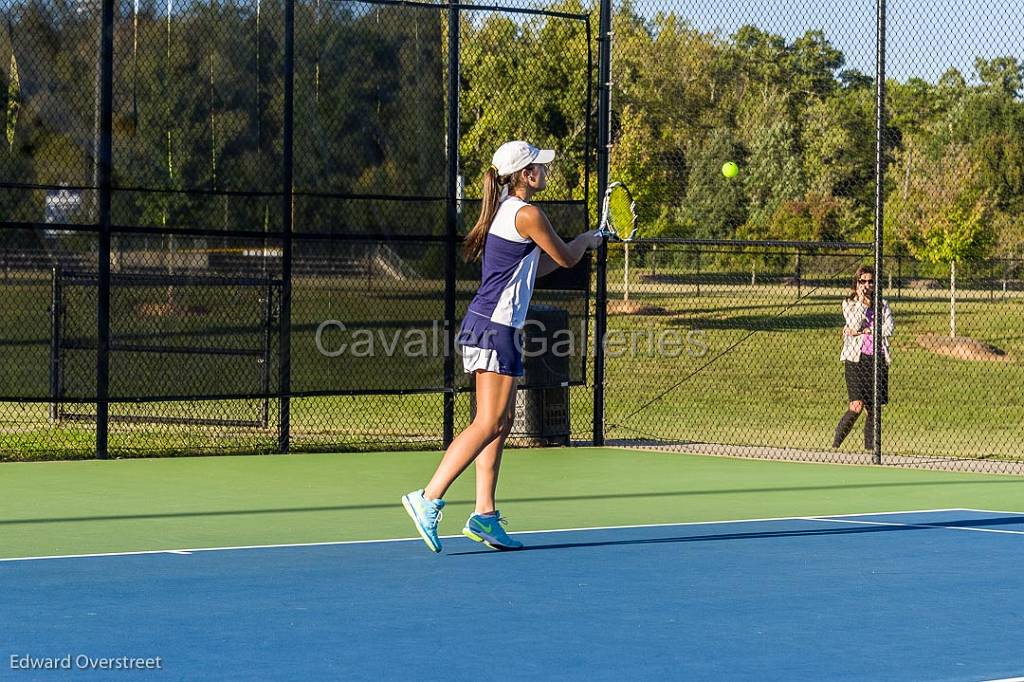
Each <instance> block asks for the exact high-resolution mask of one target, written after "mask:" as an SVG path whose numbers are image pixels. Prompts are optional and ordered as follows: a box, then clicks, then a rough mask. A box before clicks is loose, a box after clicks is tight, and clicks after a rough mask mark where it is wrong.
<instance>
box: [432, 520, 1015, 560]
mask: <svg viewBox="0 0 1024 682" xmlns="http://www.w3.org/2000/svg"><path fill="white" fill-rule="evenodd" d="M793 520H797V519H793ZM1003 524H1013V525H1018V526H1019V525H1022V524H1024V517H1022V516H1019V515H1018V516H1000V517H993V518H989V519H970V520H963V521H943V522H941V523H907V524H906V525H899V526H852V527H842V528H805V529H801V530H773V531H757V532H744V533H714V534H711V535H677V536H673V537H667V538H640V539H636V540H595V541H590V542H556V543H548V544H536V545H527V546H525V547H523V548H522V549H521V550H517V551H518V552H538V551H543V550H551V549H583V548H587V547H615V546H629V545H660V544H671V543H683V542H722V541H726V540H758V539H763V538H793V537H813V536H842V535H861V534H865V533H891V532H898V531H912V530H913V531H921V530H942V529H944V528H974V527H985V526H998V525H1003ZM613 531H614V529H609V531H608V532H613ZM1022 532H1024V531H1022ZM513 535H514V534H513ZM499 553H501V552H497V551H495V550H493V549H478V550H470V551H466V552H446V553H445V554H447V555H448V556H464V555H471V554H499Z"/></svg>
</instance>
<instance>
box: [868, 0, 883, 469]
mask: <svg viewBox="0 0 1024 682" xmlns="http://www.w3.org/2000/svg"><path fill="white" fill-rule="evenodd" d="M877 15H878V16H877V23H878V25H877V38H876V41H877V42H876V47H877V61H876V64H875V293H874V301H873V303H872V305H873V307H874V309H875V316H874V321H873V326H872V330H871V333H872V344H873V346H874V348H873V352H874V357H873V375H874V376H873V377H872V387H871V399H872V410H871V418H872V422H873V423H872V425H871V428H872V430H873V431H874V446H875V451H874V455H873V458H874V463H875V464H881V463H882V405H881V404H880V403H879V400H878V398H879V390H878V389H879V388H880V385H881V383H880V382H881V379H882V364H881V363H883V362H885V358H884V357H881V355H882V314H881V311H882V266H883V263H882V256H883V254H882V226H883V224H884V217H885V216H884V210H885V188H884V182H885V138H886V116H885V0H878V5H877Z"/></svg>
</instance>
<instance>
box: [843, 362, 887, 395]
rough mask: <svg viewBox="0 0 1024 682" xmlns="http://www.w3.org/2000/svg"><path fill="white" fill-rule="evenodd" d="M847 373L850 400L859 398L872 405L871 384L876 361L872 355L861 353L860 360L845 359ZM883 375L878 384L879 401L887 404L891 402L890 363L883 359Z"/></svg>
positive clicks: (847, 388)
mask: <svg viewBox="0 0 1024 682" xmlns="http://www.w3.org/2000/svg"><path fill="white" fill-rule="evenodd" d="M843 364H844V365H845V374H846V395H847V396H849V398H850V401H851V402H853V401H854V400H859V401H861V402H862V403H864V404H866V405H871V404H872V400H871V385H872V383H873V381H874V380H873V378H872V373H873V371H874V370H873V366H874V362H873V360H872V356H870V355H865V354H864V353H861V355H860V362H850V361H849V360H847V361H844V362H843ZM881 369H882V376H881V377H880V381H879V386H878V402H879V403H880V404H882V405H885V404H886V403H888V402H889V365H888V364H887V363H886V362H885V361H884V360H883V361H882V363H881Z"/></svg>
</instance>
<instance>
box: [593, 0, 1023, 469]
mask: <svg viewBox="0 0 1024 682" xmlns="http://www.w3.org/2000/svg"><path fill="white" fill-rule="evenodd" d="M879 11H880V12H881V13H882V14H881V15H880V14H879V13H878V12H879ZM611 12H612V17H611V29H612V40H611V60H610V61H611V64H610V67H611V77H610V80H611V86H610V119H611V122H612V125H611V131H610V135H609V140H608V142H609V143H610V147H609V165H610V169H609V178H610V179H611V180H618V181H621V182H625V183H626V184H628V185H629V187H630V189H631V191H632V193H633V195H634V196H635V197H636V199H637V204H638V207H639V211H640V214H641V223H642V224H643V225H644V226H645V227H646V229H647V234H648V235H650V236H654V237H659V238H662V239H661V241H659V242H658V243H653V242H652V243H650V244H646V245H645V244H637V245H635V246H634V247H633V253H629V251H627V250H624V249H622V248H621V247H615V248H613V249H612V250H611V251H610V253H609V261H608V269H609V270H608V299H609V300H608V330H609V334H612V335H613V336H612V337H611V338H613V339H615V340H621V336H622V335H623V334H625V333H627V332H648V331H650V330H654V331H656V332H664V331H667V330H674V331H675V333H677V334H681V338H682V340H683V342H684V346H685V350H686V351H691V350H692V351H697V350H699V351H701V352H700V353H696V352H694V353H690V352H686V353H683V354H682V355H681V356H679V357H677V358H674V359H673V360H672V361H671V362H666V361H662V362H660V363H659V362H656V361H654V360H653V359H651V358H649V357H645V358H643V359H642V360H632V359H627V358H623V357H614V356H611V355H610V356H609V357H608V359H607V381H606V387H607V388H606V393H607V404H606V410H605V427H606V433H607V436H608V438H609V439H610V440H612V441H613V442H614V441H620V442H633V443H637V442H639V443H644V442H647V443H652V444H666V443H669V444H671V443H672V442H673V441H675V445H670V447H674V448H675V449H682V450H688V451H694V452H706V453H720V454H729V455H749V456H757V457H776V458H791V459H807V460H813V461H830V462H872V461H874V459H873V457H872V456H871V453H870V452H869V451H868V450H866V449H865V448H864V440H863V438H862V435H861V432H860V429H861V427H862V425H863V424H864V422H865V421H866V419H865V417H863V416H861V417H860V419H859V423H857V424H856V427H855V430H854V431H853V433H851V434H850V435H849V436H847V438H846V439H845V441H844V442H843V444H842V447H840V448H833V447H832V445H833V437H834V429H835V427H836V425H837V422H838V421H839V418H840V416H841V415H842V414H843V413H844V411H845V410H846V409H847V408H848V405H847V402H848V396H847V391H846V385H845V381H844V366H843V364H842V363H841V362H840V360H839V356H840V350H841V348H842V342H841V339H842V337H841V336H840V333H841V329H842V326H843V324H844V318H843V315H842V311H841V305H840V304H841V301H842V299H843V298H844V296H845V295H846V294H847V293H849V291H850V285H851V281H852V278H853V275H854V271H855V270H856V268H857V267H858V266H861V265H867V266H871V265H873V264H874V253H873V249H871V248H870V247H871V246H872V244H873V243H874V242H875V238H876V235H875V228H876V225H878V226H879V227H880V228H881V234H882V243H883V245H884V249H883V253H884V254H885V258H884V264H883V268H882V272H881V273H880V274H881V277H880V280H881V284H882V285H883V286H884V289H883V296H884V298H886V299H888V301H889V303H890V305H891V309H892V312H893V314H894V317H895V323H896V331H895V335H894V336H893V337H892V365H891V368H890V370H889V400H890V402H889V404H888V405H887V406H886V407H884V408H883V412H882V443H881V451H882V460H881V461H883V462H887V463H897V464H913V465H917V466H951V464H950V462H951V461H952V462H954V463H957V462H960V463H959V464H958V466H961V467H962V468H971V469H975V470H981V471H1017V472H1019V471H1021V468H1020V466H1021V464H1020V463H1021V454H1020V452H1021V449H1020V445H1021V442H1022V438H1024V431H1022V427H1021V423H1022V422H1024V419H1022V417H1024V411H1022V405H1024V403H1022V398H1024V393H1022V390H1021V379H1022V371H1021V370H1020V364H1019V363H1020V361H1021V357H1022V355H1021V352H1022V350H1024V347H1022V346H1021V330H1022V329H1024V324H1022V320H1024V317H1021V308H1020V303H1021V301H1020V299H1019V296H1020V293H1019V287H1020V280H1019V265H1020V258H1021V256H1022V254H1024V232H1022V231H1021V227H1022V225H1024V223H1022V222H1021V217H1020V216H1021V208H1022V206H1024V204H1022V203H1021V202H1022V201H1024V184H1022V183H1021V179H1022V178H1024V175H1022V171H1024V165H1022V160H1024V156H1021V155H1020V152H1021V150H1022V149H1024V147H1021V145H1022V140H1024V136H1022V135H1021V133H1022V132H1024V104H1022V101H1021V97H1022V94H1024V90H1022V79H1024V65H1022V62H1021V56H1020V55H1021V54H1022V52H1024V41H1022V39H1021V35H1022V32H1021V29H1022V28H1024V10H1022V9H1021V8H1020V7H1019V6H1017V5H1011V4H1008V3H997V4H995V5H985V6H981V5H973V6H971V5H955V4H953V3H931V4H929V5H928V6H927V7H925V6H923V5H922V6H910V5H901V4H895V3H881V4H880V5H878V6H877V7H876V6H875V5H874V4H872V5H862V6H850V7H843V8H841V9H840V8H837V7H836V6H834V5H829V4H827V3H820V2H806V1H799V2H783V3H776V4H772V5H770V6H769V5H764V4H756V3H755V4H753V5H744V6H743V7H742V8H738V7H736V6H734V5H726V4H725V3H719V2H708V3H701V4H698V5H693V4H684V3H675V2H672V1H671V0H668V1H664V0H656V1H652V2H646V1H644V0H638V1H637V2H630V3H613V5H612V7H611ZM880 19H881V21H880ZM879 28H882V29H884V30H883V31H882V32H881V33H879V32H878V29H879ZM878 39H880V41H879V40H878ZM879 73H882V74H884V76H885V80H884V86H885V87H884V88H879V87H878V86H879V78H878V75H879ZM879 103H881V104H882V105H883V106H882V107H881V108H879V106H878V105H879ZM879 109H881V112H882V115H883V118H882V119H881V120H882V121H884V127H881V128H879V125H878V119H877V118H876V115H877V113H878V111H879ZM876 133H877V135H876ZM729 161H731V162H734V163H736V164H737V166H738V168H739V173H738V175H736V176H735V177H733V178H727V177H724V175H723V173H722V172H720V168H721V167H722V165H723V164H724V163H726V162H729ZM879 178H881V185H879ZM879 187H880V190H881V191H880V192H877V193H876V188H879ZM744 240H749V241H744ZM655 241H658V240H655ZM754 242H757V243H759V244H760V246H751V245H750V244H753V243H754ZM781 242H809V243H808V244H805V245H803V246H801V248H800V249H793V248H791V246H786V247H783V246H779V247H773V246H769V245H770V244H778V243H781ZM823 242H846V243H856V244H860V245H862V246H867V247H869V250H867V251H865V250H864V249H863V248H858V249H854V250H847V249H844V248H822V247H823ZM744 244H747V246H744ZM627 272H628V273H629V274H628V275H627V274H626V273H627ZM614 334H619V337H615V336H614ZM689 335H697V338H698V339H699V343H697V344H692V343H691V344H689V345H687V344H686V342H687V341H688V340H689V338H690V336H689ZM630 352H633V350H632V349H630ZM968 459H969V460H971V462H969V463H963V462H962V460H968Z"/></svg>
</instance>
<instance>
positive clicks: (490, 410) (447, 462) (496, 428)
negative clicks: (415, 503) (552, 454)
mask: <svg viewBox="0 0 1024 682" xmlns="http://www.w3.org/2000/svg"><path fill="white" fill-rule="evenodd" d="M515 382H516V377H512V376H507V375H505V374H498V373H497V372H483V371H478V372H476V416H475V417H474V418H473V422H472V423H471V424H470V425H469V426H468V427H466V430H465V431H463V432H462V433H460V434H459V435H458V436H457V437H456V438H455V440H453V441H452V444H451V445H450V446H448V450H447V451H446V452H445V453H444V458H443V459H442V460H441V464H439V465H438V467H437V471H435V472H434V476H433V477H432V478H431V479H430V483H428V484H427V487H426V488H425V489H424V494H425V495H426V497H427V498H428V499H435V500H436V499H439V498H441V497H444V494H445V493H446V492H447V491H448V488H449V487H450V486H451V484H452V483H454V482H455V479H456V478H458V477H459V474H461V473H462V472H463V471H465V469H466V467H467V466H469V463H470V462H472V461H473V460H474V459H476V458H477V456H478V455H479V454H480V452H481V451H482V450H483V449H484V448H485V447H486V446H487V445H488V444H489V443H491V442H492V441H494V440H496V439H497V438H498V437H499V436H500V435H501V432H502V428H503V426H504V423H505V415H506V413H507V412H508V405H509V401H510V400H511V399H512V394H513V388H514V386H515Z"/></svg>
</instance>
